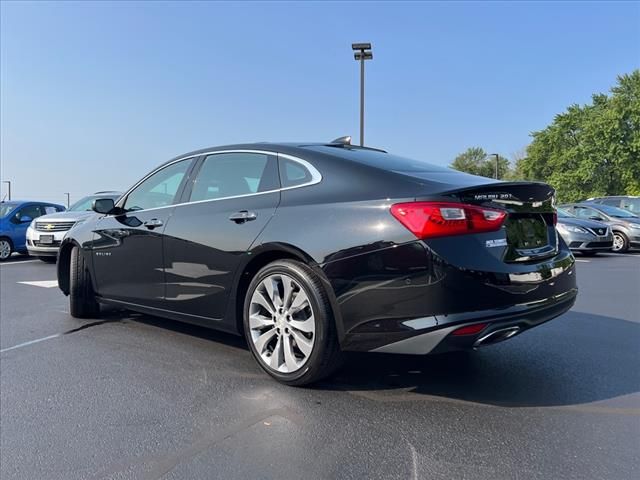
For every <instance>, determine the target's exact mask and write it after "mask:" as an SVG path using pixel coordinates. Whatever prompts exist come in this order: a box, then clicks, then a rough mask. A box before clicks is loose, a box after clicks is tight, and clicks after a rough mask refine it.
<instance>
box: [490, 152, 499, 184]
mask: <svg viewBox="0 0 640 480" xmlns="http://www.w3.org/2000/svg"><path fill="white" fill-rule="evenodd" d="M491 156H492V157H496V168H495V171H496V173H495V176H494V178H495V179H496V180H497V179H498V159H499V158H500V155H498V154H497V153H492V154H491Z"/></svg>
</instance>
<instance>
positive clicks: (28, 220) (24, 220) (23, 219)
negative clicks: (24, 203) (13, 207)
mask: <svg viewBox="0 0 640 480" xmlns="http://www.w3.org/2000/svg"><path fill="white" fill-rule="evenodd" d="M31 222H33V218H31V217H30V216H29V215H23V216H22V217H20V223H31Z"/></svg>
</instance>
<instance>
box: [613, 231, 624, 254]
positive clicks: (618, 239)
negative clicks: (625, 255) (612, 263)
mask: <svg viewBox="0 0 640 480" xmlns="http://www.w3.org/2000/svg"><path fill="white" fill-rule="evenodd" d="M623 248H624V238H623V237H622V235H620V234H619V233H614V234H613V251H614V252H619V251H620V250H622V249H623Z"/></svg>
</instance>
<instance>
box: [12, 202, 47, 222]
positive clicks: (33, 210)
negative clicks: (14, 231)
mask: <svg viewBox="0 0 640 480" xmlns="http://www.w3.org/2000/svg"><path fill="white" fill-rule="evenodd" d="M40 215H42V211H41V210H40V206H39V205H27V206H26V207H22V208H21V209H20V210H18V211H17V212H16V214H15V215H14V217H13V218H14V222H15V223H22V222H25V221H27V219H29V218H30V219H31V220H33V219H34V218H38V217H39V216H40Z"/></svg>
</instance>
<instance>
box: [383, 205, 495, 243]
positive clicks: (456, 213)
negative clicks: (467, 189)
mask: <svg viewBox="0 0 640 480" xmlns="http://www.w3.org/2000/svg"><path fill="white" fill-rule="evenodd" d="M391 214H392V215H393V216H394V217H396V218H397V219H398V220H399V221H400V223H402V224H403V225H404V226H405V227H407V228H408V229H409V231H411V233H413V234H414V235H415V236H416V237H418V238H421V239H424V238H433V237H446V236H450V235H465V234H468V233H481V232H493V231H495V230H499V229H500V227H501V226H502V223H503V222H504V220H505V218H506V217H507V212H505V211H503V210H494V209H491V208H482V207H477V206H475V205H467V204H463V203H453V202H411V203H396V204H395V205H392V206H391Z"/></svg>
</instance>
